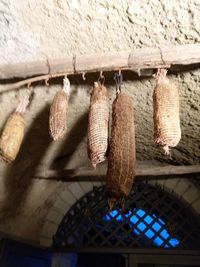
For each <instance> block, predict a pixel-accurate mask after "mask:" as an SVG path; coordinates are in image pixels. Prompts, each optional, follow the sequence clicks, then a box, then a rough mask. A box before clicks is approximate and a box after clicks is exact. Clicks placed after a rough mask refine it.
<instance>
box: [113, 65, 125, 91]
mask: <svg viewBox="0 0 200 267" xmlns="http://www.w3.org/2000/svg"><path fill="white" fill-rule="evenodd" d="M114 80H115V83H116V94H117V95H118V94H119V93H121V86H122V81H123V76H122V73H121V70H119V72H118V73H117V72H116V73H115V75H114Z"/></svg>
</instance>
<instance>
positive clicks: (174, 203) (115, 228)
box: [53, 183, 200, 249]
mask: <svg viewBox="0 0 200 267" xmlns="http://www.w3.org/2000/svg"><path fill="white" fill-rule="evenodd" d="M125 206H126V210H125V211H123V210H122V209H121V208H120V206H116V207H115V209H114V210H113V211H111V212H110V211H109V209H108V205H107V196H106V193H105V188H104V187H98V188H97V187H94V189H93V191H91V192H89V193H88V194H86V195H85V196H83V197H82V198H81V199H80V200H79V201H77V202H76V204H75V205H74V206H73V207H72V208H71V209H70V210H69V211H68V212H67V214H66V215H65V216H64V218H63V220H62V222H61V224H60V225H59V228H58V230H57V233H56V234H55V236H54V237H53V243H54V247H57V248H59V247H74V248H75V247H76V248H77V247H78V248H81V247H82V248H83V247H101V248H102V247H112V248H115V247H126V248H127V247H140V248H143V247H144V248H147V247H148V248H149V247H161V248H187V249H196V248H200V222H199V218H198V217H196V215H195V214H194V213H193V211H192V210H191V209H190V208H189V207H186V205H185V203H184V202H183V201H181V200H180V199H177V198H176V197H175V196H174V195H172V194H169V193H168V192H166V191H164V190H163V189H162V188H161V187H159V186H152V185H150V184H147V183H146V184H144V183H138V184H137V185H135V187H134V189H133V190H132V192H131V194H130V197H129V198H128V199H127V201H126V205H125Z"/></svg>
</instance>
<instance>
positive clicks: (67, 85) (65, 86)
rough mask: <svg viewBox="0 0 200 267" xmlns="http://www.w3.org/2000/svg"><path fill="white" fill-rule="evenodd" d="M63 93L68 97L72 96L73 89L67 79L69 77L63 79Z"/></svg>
mask: <svg viewBox="0 0 200 267" xmlns="http://www.w3.org/2000/svg"><path fill="white" fill-rule="evenodd" d="M63 91H64V92H65V93H67V94H68V95H69V94H70V92H71V87H70V81H69V79H68V78H67V75H66V76H65V77H64V79H63Z"/></svg>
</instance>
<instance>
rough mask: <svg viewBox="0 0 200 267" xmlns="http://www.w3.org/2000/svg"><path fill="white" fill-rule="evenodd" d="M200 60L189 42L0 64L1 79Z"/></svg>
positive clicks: (199, 53)
mask: <svg viewBox="0 0 200 267" xmlns="http://www.w3.org/2000/svg"><path fill="white" fill-rule="evenodd" d="M195 63H200V45H199V44H187V45H178V46H165V47H154V48H138V49H133V50H132V51H125V52H113V53H104V54H100V53H98V54H93V55H75V56H67V57H65V56H64V57H62V59H47V60H44V61H37V62H25V63H18V64H7V65H0V80H3V79H12V78H28V77H33V76H39V75H49V78H51V75H53V76H54V77H55V75H56V74H57V75H59V74H60V75H64V74H77V73H83V72H98V71H111V70H118V69H121V70H123V69H128V70H132V69H133V70H138V73H139V70H141V69H149V68H150V69H157V68H163V67H164V68H165V67H169V66H170V65H189V64H195Z"/></svg>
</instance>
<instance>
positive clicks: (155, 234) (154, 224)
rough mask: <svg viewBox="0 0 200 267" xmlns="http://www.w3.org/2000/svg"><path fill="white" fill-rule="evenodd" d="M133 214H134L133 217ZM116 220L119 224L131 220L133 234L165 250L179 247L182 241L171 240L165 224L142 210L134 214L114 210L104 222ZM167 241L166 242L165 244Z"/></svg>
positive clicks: (135, 210) (137, 210)
mask: <svg viewBox="0 0 200 267" xmlns="http://www.w3.org/2000/svg"><path fill="white" fill-rule="evenodd" d="M131 214H133V215H132V216H131ZM113 218H114V219H115V220H116V221H118V222H122V221H125V220H126V218H129V221H130V224H129V227H130V228H131V229H132V231H133V233H134V234H135V235H137V236H139V235H143V236H144V237H146V238H147V239H151V240H152V242H153V244H154V245H156V246H158V247H161V246H164V248H170V247H171V248H174V247H177V246H178V245H179V243H180V241H179V240H178V239H176V238H174V237H171V238H170V234H169V233H168V231H167V228H166V226H165V222H164V221H163V220H162V219H161V218H158V217H157V216H156V215H155V214H151V215H150V214H147V213H146V212H145V211H144V210H142V209H134V210H133V212H131V211H130V210H129V211H128V213H125V214H123V213H121V210H119V211H117V210H113V211H111V212H109V214H106V215H105V216H104V217H103V220H105V221H110V220H112V219H113ZM165 241H166V242H165Z"/></svg>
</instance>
